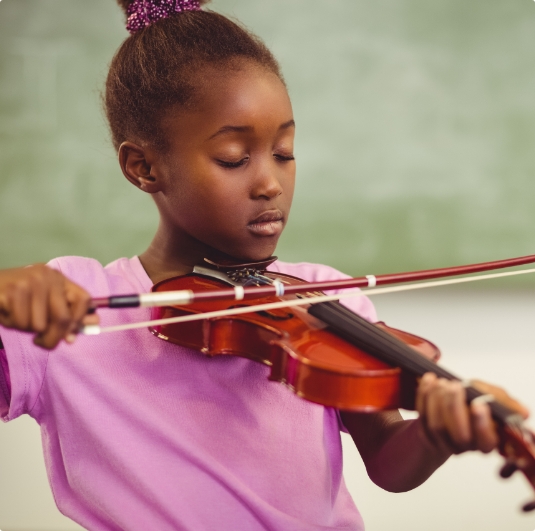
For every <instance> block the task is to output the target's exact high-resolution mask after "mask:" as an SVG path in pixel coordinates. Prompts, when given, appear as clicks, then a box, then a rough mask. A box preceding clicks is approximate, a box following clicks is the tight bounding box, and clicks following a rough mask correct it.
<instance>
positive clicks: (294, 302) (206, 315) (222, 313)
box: [80, 266, 535, 335]
mask: <svg viewBox="0 0 535 531" xmlns="http://www.w3.org/2000/svg"><path fill="white" fill-rule="evenodd" d="M467 267H471V266H467ZM528 273H535V268H534V269H523V270H521V271H508V272H505V273H493V274H489V275H478V276H472V277H464V278H454V279H448V280H437V281H434V282H420V283H415V284H406V285H404V286H392V287H388V288H369V289H367V290H366V291H349V292H345V293H337V294H336V295H319V296H314V297H310V296H308V297H302V298H298V299H288V300H283V301H279V302H271V303H266V304H257V305H253V306H245V307H240V308H228V309H225V310H217V311H213V312H202V313H194V314H189V315H182V316H177V317H168V318H166V319H155V320H152V321H142V322H137V323H127V324H123V325H116V326H107V327H101V326H100V325H86V326H83V327H82V328H81V329H80V333H82V334H85V335H99V334H101V333H104V332H121V331H124V330H134V329H136V328H148V327H150V326H158V325H167V324H173V323H182V322H188V321H198V320H201V319H214V318H216V317H227V316H230V315H240V314H244V313H253V312H260V311H267V310H275V309H278V308H288V307H293V306H302V305H305V304H316V303H320V302H328V301H335V300H339V299H343V298H346V297H361V296H366V297H368V296H371V295H383V294H386V293H396V292H401V291H410V290H416V289H425V288H435V287H439V286H448V285H451V284H462V283H465V282H475V281H479V280H490V279H495V278H503V277H511V276H516V275H525V274H528ZM307 285H309V284H307ZM307 291H310V289H309V288H307ZM168 293H173V292H168ZM171 304H172V303H171ZM138 306H139V305H138Z"/></svg>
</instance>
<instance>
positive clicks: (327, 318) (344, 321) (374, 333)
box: [308, 301, 517, 423]
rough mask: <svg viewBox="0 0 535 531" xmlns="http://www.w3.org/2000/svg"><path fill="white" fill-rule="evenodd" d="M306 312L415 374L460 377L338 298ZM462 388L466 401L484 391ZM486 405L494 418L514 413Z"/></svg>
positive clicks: (493, 404)
mask: <svg viewBox="0 0 535 531" xmlns="http://www.w3.org/2000/svg"><path fill="white" fill-rule="evenodd" d="M308 313H310V314H311V315H313V316H314V317H316V318H318V319H320V320H321V321H323V322H324V323H325V324H327V325H328V326H329V328H330V329H331V330H332V331H333V332H334V333H336V334H337V335H339V336H340V337H343V338H344V339H345V340H346V341H348V342H349V343H351V344H352V345H355V346H356V347H358V348H360V349H361V350H363V351H364V352H366V353H368V354H371V355H372V356H374V357H376V358H378V359H380V360H382V361H384V362H386V363H388V364H389V365H392V366H394V367H400V368H401V369H403V370H405V371H409V372H410V373H412V374H415V375H416V376H422V375H423V374H425V373H426V372H432V373H434V374H436V375H437V376H438V377H439V378H445V379H447V380H456V381H461V378H459V377H458V376H456V375H454V374H452V373H451V372H449V371H447V370H446V369H444V368H443V367H441V366H440V365H437V364H436V363H435V362H433V361H431V360H430V359H428V358H426V357H425V356H422V355H421V354H420V353H419V352H417V351H416V350H414V349H413V348H411V347H410V346H408V345H407V344H405V343H403V341H401V340H399V339H398V338H396V337H394V336H393V335H391V334H389V333H388V332H385V331H384V330H382V329H381V328H379V327H378V326H376V325H374V324H372V323H370V322H368V321H366V319H363V318H362V317H360V316H359V315H357V314H356V313H354V312H352V311H351V310H349V309H348V308H346V307H345V306H343V305H342V304H340V303H339V302H338V301H334V302H322V303H319V304H312V305H311V306H310V307H309V308H308ZM465 389H466V398H467V402H468V403H470V402H472V400H474V399H475V398H477V397H479V396H482V395H483V393H481V392H480V391H478V390H477V389H475V388H474V387H472V386H466V388H465ZM489 406H490V408H491V412H492V416H493V417H494V419H495V420H498V421H500V422H502V423H506V422H508V421H509V420H510V419H511V418H512V417H516V416H517V414H516V412H514V411H512V410H511V409H509V408H507V407H506V406H503V405H502V404H500V403H498V402H496V401H491V402H489Z"/></svg>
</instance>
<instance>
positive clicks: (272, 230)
mask: <svg viewBox="0 0 535 531" xmlns="http://www.w3.org/2000/svg"><path fill="white" fill-rule="evenodd" d="M283 227H284V215H283V213H282V212H281V211H280V210H268V211H267V212H264V213H262V214H260V216H258V217H257V218H255V219H253V221H250V222H249V223H248V224H247V228H248V229H249V230H250V231H251V232H252V233H254V234H256V235H258V236H276V235H278V234H280V233H281V232H282V229H283Z"/></svg>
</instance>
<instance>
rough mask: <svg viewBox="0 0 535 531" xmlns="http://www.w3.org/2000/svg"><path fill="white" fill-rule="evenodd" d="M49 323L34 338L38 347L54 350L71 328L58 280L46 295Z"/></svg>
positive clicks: (70, 320)
mask: <svg viewBox="0 0 535 531" xmlns="http://www.w3.org/2000/svg"><path fill="white" fill-rule="evenodd" d="M48 309H49V321H48V326H47V328H46V330H45V331H44V332H43V333H42V334H39V335H38V336H37V338H36V340H37V341H39V343H37V344H39V345H41V346H43V347H45V348H49V349H50V348H54V347H55V346H56V345H57V344H58V343H59V342H60V340H62V339H64V338H65V337H66V336H67V334H68V333H69V330H70V328H71V326H72V324H73V323H72V318H71V313H70V309H69V306H68V303H67V298H66V296H65V289H64V284H63V282H62V281H61V279H59V277H58V281H57V282H54V284H53V285H52V287H51V289H50V291H49V294H48Z"/></svg>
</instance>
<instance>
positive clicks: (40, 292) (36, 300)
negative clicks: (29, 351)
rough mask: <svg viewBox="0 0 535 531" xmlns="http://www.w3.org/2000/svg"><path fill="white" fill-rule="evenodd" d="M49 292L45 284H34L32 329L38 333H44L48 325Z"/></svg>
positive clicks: (36, 282) (31, 311) (31, 313)
mask: <svg viewBox="0 0 535 531" xmlns="http://www.w3.org/2000/svg"><path fill="white" fill-rule="evenodd" d="M47 291H48V289H47V288H46V286H45V285H44V284H43V282H39V281H34V282H32V296H31V302H30V304H31V307H30V315H31V329H32V330H33V331H34V332H37V333H41V332H44V331H45V330H46V326H47V323H48V303H47V298H48V297H47Z"/></svg>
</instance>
